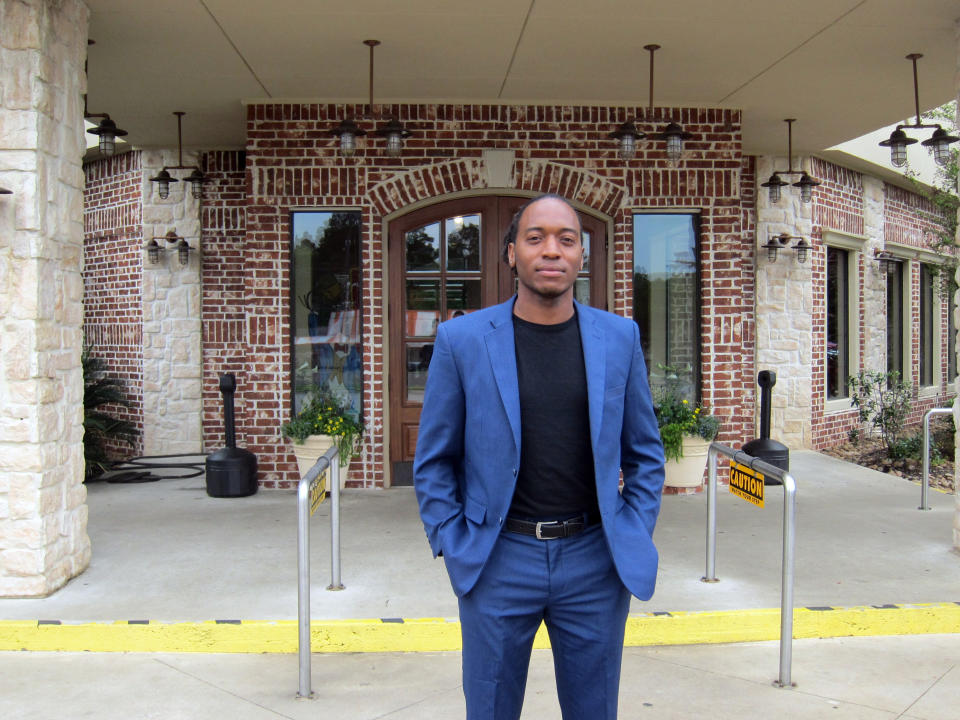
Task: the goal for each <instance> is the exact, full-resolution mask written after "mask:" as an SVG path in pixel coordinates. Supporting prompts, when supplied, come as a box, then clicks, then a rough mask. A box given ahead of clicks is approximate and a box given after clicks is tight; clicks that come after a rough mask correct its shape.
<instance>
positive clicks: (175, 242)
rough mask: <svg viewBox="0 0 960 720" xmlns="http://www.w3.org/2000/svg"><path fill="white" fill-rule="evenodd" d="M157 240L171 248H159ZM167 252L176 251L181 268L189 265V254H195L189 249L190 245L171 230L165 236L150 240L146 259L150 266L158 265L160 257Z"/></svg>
mask: <svg viewBox="0 0 960 720" xmlns="http://www.w3.org/2000/svg"><path fill="white" fill-rule="evenodd" d="M157 240H164V241H166V242H167V244H169V245H171V246H172V247H169V248H164V247H161V245H160V243H158V242H157ZM168 250H176V251H177V261H178V262H179V263H180V265H181V266H182V267H186V266H187V265H188V264H189V263H190V253H191V252H196V251H195V250H194V249H193V248H192V247H190V243H188V242H187V240H186V238H184V237H181V236H180V235H177V231H176V230H171V231H170V232H168V233H167V234H166V235H163V236H161V237H154V238H152V239H151V240H150V242H148V243H147V259H148V260H149V261H150V264H151V265H159V264H160V256H161V255H162V254H164V253H166V252H167V251H168Z"/></svg>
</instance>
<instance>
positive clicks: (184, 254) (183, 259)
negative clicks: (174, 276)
mask: <svg viewBox="0 0 960 720" xmlns="http://www.w3.org/2000/svg"><path fill="white" fill-rule="evenodd" d="M191 249H192V248H191V247H190V244H189V243H188V242H187V241H186V240H184V239H183V238H181V239H180V242H178V243H177V259H178V260H179V261H180V264H181V265H182V266H183V267H186V266H187V264H188V263H189V262H190V250H191Z"/></svg>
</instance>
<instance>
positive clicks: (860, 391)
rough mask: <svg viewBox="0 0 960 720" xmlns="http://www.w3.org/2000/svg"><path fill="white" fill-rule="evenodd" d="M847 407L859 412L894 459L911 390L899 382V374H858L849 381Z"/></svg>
mask: <svg viewBox="0 0 960 720" xmlns="http://www.w3.org/2000/svg"><path fill="white" fill-rule="evenodd" d="M849 382H850V404H851V405H853V406H854V407H856V408H857V409H858V410H859V412H860V422H861V423H869V424H870V426H871V427H872V428H873V429H874V430H876V431H877V432H879V433H880V438H881V439H882V440H883V444H884V446H886V448H887V454H888V455H890V456H891V457H892V456H893V448H894V447H895V446H896V445H897V443H898V441H899V440H900V437H901V435H902V433H903V426H904V424H905V423H906V420H907V415H909V414H910V404H911V398H912V396H913V392H912V389H911V387H910V386H909V385H907V384H906V383H904V382H903V381H902V380H901V379H900V373H898V372H896V371H893V372H888V373H882V372H876V371H866V370H863V371H861V372H860V373H859V374H858V375H856V376H854V377H851V378H850V381H849Z"/></svg>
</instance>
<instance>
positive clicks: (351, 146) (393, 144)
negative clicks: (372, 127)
mask: <svg viewBox="0 0 960 720" xmlns="http://www.w3.org/2000/svg"><path fill="white" fill-rule="evenodd" d="M363 44H364V45H366V46H367V47H369V48H370V82H369V90H370V95H369V97H370V101H369V103H368V104H367V110H366V112H365V113H364V114H363V116H362V118H361V119H365V120H366V119H369V120H376V119H377V116H376V113H374V111H373V49H374V48H375V47H376V46H377V45H379V44H380V41H379V40H364V41H363ZM375 132H376V134H377V135H379V136H381V137H385V138H386V139H387V149H386V154H387V155H388V156H389V157H400V155H401V154H402V153H403V141H404V139H405V138H407V137H409V136H410V131H409V130H407V129H406V128H405V127H404V126H403V124H402V123H401V122H400V121H399V120H397V118H395V117H391V118H390V119H389V120H388V121H387V122H386V123H384V124H383V125H382V126H381V127H380V128H379V129H377V130H376V131H375ZM330 134H331V135H335V136H337V137H338V138H340V154H341V155H342V156H343V157H353V156H354V155H356V153H357V138H358V137H360V136H362V135H366V134H367V132H366V130H364V129H363V128H361V127H360V126H359V125H357V122H356V120H354V119H353V118H349V117H348V118H346V119H345V120H342V121H341V122H340V124H339V125H337V127H335V128H333V129H332V130H331V131H330Z"/></svg>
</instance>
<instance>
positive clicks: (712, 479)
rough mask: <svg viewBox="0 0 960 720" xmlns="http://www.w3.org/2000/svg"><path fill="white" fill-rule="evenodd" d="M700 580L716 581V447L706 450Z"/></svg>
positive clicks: (711, 446)
mask: <svg viewBox="0 0 960 720" xmlns="http://www.w3.org/2000/svg"><path fill="white" fill-rule="evenodd" d="M700 580H701V581H702V582H707V583H715V582H717V449H716V448H715V447H714V446H713V444H712V443H711V445H710V449H709V450H708V451H707V568H706V573H705V574H704V576H703V577H702V578H700Z"/></svg>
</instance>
